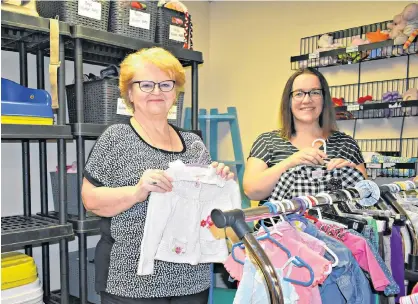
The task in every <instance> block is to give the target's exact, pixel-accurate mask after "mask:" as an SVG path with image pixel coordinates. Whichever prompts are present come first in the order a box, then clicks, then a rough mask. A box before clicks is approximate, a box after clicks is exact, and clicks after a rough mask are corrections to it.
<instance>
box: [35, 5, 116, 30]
mask: <svg viewBox="0 0 418 304" xmlns="http://www.w3.org/2000/svg"><path fill="white" fill-rule="evenodd" d="M109 6H110V1H104V0H65V1H36V8H37V10H38V13H39V16H41V17H44V18H55V17H57V16H58V18H59V20H60V21H64V22H67V23H68V24H70V25H83V26H86V27H91V28H94V29H97V30H102V31H107V27H108V20H109Z"/></svg>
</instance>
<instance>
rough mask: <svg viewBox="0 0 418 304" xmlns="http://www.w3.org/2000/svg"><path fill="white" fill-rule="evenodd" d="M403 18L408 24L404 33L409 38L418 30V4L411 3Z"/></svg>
mask: <svg viewBox="0 0 418 304" xmlns="http://www.w3.org/2000/svg"><path fill="white" fill-rule="evenodd" d="M402 17H403V19H404V20H405V22H406V25H405V28H404V29H403V33H404V34H405V35H406V36H407V37H409V36H411V35H412V33H413V32H414V31H415V30H416V29H418V4H417V3H410V4H408V5H407V6H405V8H404V10H403V12H402Z"/></svg>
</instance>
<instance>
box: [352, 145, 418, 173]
mask: <svg viewBox="0 0 418 304" xmlns="http://www.w3.org/2000/svg"><path fill="white" fill-rule="evenodd" d="M357 143H358V145H359V147H360V150H361V151H362V152H363V156H364V158H365V162H366V169H367V174H368V175H369V176H370V177H372V178H376V177H394V178H409V177H413V176H415V175H416V172H417V169H418V168H417V165H418V163H417V161H418V138H402V139H399V138H396V139H395V138H390V139H357Z"/></svg>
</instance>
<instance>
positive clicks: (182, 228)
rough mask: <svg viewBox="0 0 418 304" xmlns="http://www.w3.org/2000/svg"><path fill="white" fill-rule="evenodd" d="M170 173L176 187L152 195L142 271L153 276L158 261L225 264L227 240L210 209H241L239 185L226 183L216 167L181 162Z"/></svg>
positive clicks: (177, 162) (141, 259) (230, 182)
mask: <svg viewBox="0 0 418 304" xmlns="http://www.w3.org/2000/svg"><path fill="white" fill-rule="evenodd" d="M166 172H167V174H168V175H169V176H171V177H172V178H173V182H172V184H173V190H172V191H171V192H166V193H158V192H152V193H151V195H150V197H149V203H148V210H147V215H146V219H145V227H144V237H143V239H142V243H141V255H140V258H139V263H138V275H149V274H152V273H153V268H154V261H155V260H161V261H166V262H174V263H188V264H191V265H197V264H199V263H216V262H218V263H222V262H223V261H224V260H225V259H226V258H227V256H228V247H227V243H226V241H225V239H224V238H221V239H216V238H215V237H214V236H213V234H212V233H211V231H210V229H209V228H210V226H211V225H213V223H212V222H211V220H210V213H211V211H212V210H213V209H221V210H229V209H240V208H241V194H240V190H239V186H238V183H237V182H235V181H234V180H228V181H226V180H225V179H224V178H222V177H221V176H219V175H218V174H216V168H214V167H212V166H205V167H201V166H188V165H186V164H184V163H183V162H182V161H180V160H177V161H174V162H172V163H170V165H169V168H168V169H167V170H166Z"/></svg>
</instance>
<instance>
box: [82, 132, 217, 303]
mask: <svg viewBox="0 0 418 304" xmlns="http://www.w3.org/2000/svg"><path fill="white" fill-rule="evenodd" d="M173 127H174V126H173ZM174 128H175V130H176V132H177V133H178V135H179V136H180V138H181V141H182V143H183V150H182V151H181V152H169V151H164V150H160V149H156V148H154V147H152V146H150V145H149V144H148V143H146V142H145V141H144V140H143V139H142V138H141V137H140V135H139V134H138V133H137V132H136V131H135V129H134V128H133V127H132V125H131V124H115V125H112V126H110V127H108V128H107V129H106V131H105V132H104V133H103V134H102V135H101V136H100V138H99V139H98V140H97V142H96V143H95V145H94V147H93V149H92V151H91V153H90V155H89V158H88V160H87V163H86V166H85V171H84V176H85V177H86V178H87V179H88V180H89V181H90V182H91V183H92V184H94V185H95V186H105V187H112V188H116V187H124V186H134V185H136V184H137V183H138V182H139V179H140V177H141V175H142V173H143V172H144V171H145V170H147V169H160V170H166V169H167V168H168V164H169V163H170V162H172V161H174V160H176V159H180V160H182V161H183V162H184V163H186V164H193V163H197V162H198V161H199V162H200V163H204V164H209V163H210V161H211V159H210V156H209V153H208V151H207V150H206V149H205V150H204V152H203V153H204V154H203V160H202V159H199V157H200V155H201V152H202V145H193V148H192V147H191V146H192V143H193V142H195V141H201V139H200V137H199V136H198V135H196V134H194V133H192V132H189V131H185V130H182V129H179V128H177V127H174ZM147 206H148V200H146V201H145V202H142V203H137V204H135V205H134V206H133V207H131V208H130V209H128V210H126V211H125V212H122V213H121V214H118V215H116V216H114V217H112V218H103V219H102V220H101V227H100V228H101V239H100V241H99V243H98V244H97V246H96V254H95V268H96V291H97V292H101V291H106V292H108V293H110V294H113V295H116V296H122V297H130V298H159V297H171V296H184V295H189V294H195V293H199V292H202V291H204V290H206V289H208V288H209V286H210V268H209V267H210V266H209V264H199V265H196V266H192V265H189V264H177V263H169V262H164V261H156V262H155V268H154V274H153V275H145V276H139V275H137V274H136V270H137V266H138V261H139V257H140V254H141V252H140V249H141V241H142V238H143V230H144V225H145V218H146V212H147ZM184 225H187V223H184Z"/></svg>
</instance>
